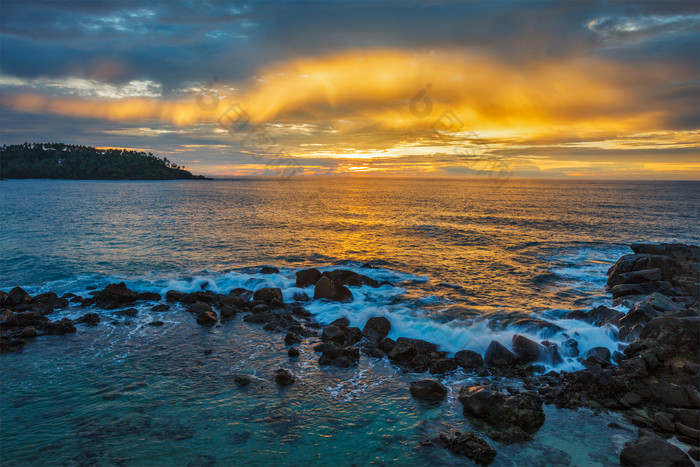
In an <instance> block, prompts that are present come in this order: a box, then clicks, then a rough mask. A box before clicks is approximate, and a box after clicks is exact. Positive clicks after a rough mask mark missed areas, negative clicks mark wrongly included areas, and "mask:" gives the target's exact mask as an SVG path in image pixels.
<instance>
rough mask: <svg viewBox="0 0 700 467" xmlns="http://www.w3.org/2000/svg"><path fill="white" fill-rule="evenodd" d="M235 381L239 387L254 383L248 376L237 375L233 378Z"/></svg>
mask: <svg viewBox="0 0 700 467" xmlns="http://www.w3.org/2000/svg"><path fill="white" fill-rule="evenodd" d="M233 380H234V381H235V382H236V384H238V385H239V386H248V385H249V384H250V383H251V381H252V379H251V377H250V376H248V375H236V376H234V377H233Z"/></svg>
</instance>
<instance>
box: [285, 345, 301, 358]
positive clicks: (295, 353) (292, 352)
mask: <svg viewBox="0 0 700 467" xmlns="http://www.w3.org/2000/svg"><path fill="white" fill-rule="evenodd" d="M287 355H288V356H289V357H291V358H296V357H298V356H299V349H297V348H296V347H290V348H289V350H287Z"/></svg>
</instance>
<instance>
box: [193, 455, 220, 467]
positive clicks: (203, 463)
mask: <svg viewBox="0 0 700 467" xmlns="http://www.w3.org/2000/svg"><path fill="white" fill-rule="evenodd" d="M215 465H216V457H214V456H210V455H207V454H202V455H200V456H197V458H196V459H195V460H193V461H192V462H190V463H189V464H187V467H214V466H215Z"/></svg>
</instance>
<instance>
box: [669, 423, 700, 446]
mask: <svg viewBox="0 0 700 467" xmlns="http://www.w3.org/2000/svg"><path fill="white" fill-rule="evenodd" d="M674 428H675V429H676V433H677V434H678V438H679V439H680V440H681V441H684V442H686V443H689V444H692V445H694V446H697V445H699V444H700V431H698V430H696V429H693V428H690V427H689V426H685V425H683V424H682V423H675V424H674Z"/></svg>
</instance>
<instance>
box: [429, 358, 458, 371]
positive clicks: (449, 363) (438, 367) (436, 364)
mask: <svg viewBox="0 0 700 467" xmlns="http://www.w3.org/2000/svg"><path fill="white" fill-rule="evenodd" d="M458 367H459V365H458V363H457V360H455V359H454V358H437V359H434V360H431V361H430V363H429V364H428V369H429V370H430V373H432V374H434V375H442V374H445V373H449V372H450V371H454V370H456V369H457V368H458Z"/></svg>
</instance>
